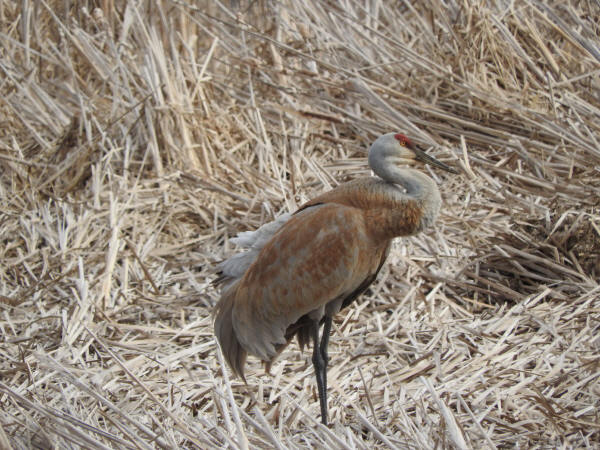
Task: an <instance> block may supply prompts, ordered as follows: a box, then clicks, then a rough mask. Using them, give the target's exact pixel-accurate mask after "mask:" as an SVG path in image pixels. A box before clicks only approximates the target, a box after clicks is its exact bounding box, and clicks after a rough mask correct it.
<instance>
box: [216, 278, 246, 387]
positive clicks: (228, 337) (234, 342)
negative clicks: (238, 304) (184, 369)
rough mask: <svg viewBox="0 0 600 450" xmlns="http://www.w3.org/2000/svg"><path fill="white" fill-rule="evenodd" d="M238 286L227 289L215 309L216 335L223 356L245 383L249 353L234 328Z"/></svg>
mask: <svg viewBox="0 0 600 450" xmlns="http://www.w3.org/2000/svg"><path fill="white" fill-rule="evenodd" d="M236 285H237V283H236V284H234V285H233V286H230V287H229V288H227V289H226V290H225V291H224V292H223V294H222V295H221V299H220V300H219V303H217V306H216V307H215V312H214V314H215V335H216V336H217V340H218V341H219V345H220V346H221V350H222V351H223V356H225V360H226V361H227V364H229V367H231V370H232V371H233V373H235V374H236V375H237V376H239V377H240V378H241V379H242V380H244V383H245V382H246V378H245V377H244V365H245V364H246V356H247V352H246V350H244V348H243V347H242V345H241V344H240V341H239V340H238V338H237V336H236V334H235V330H234V328H233V316H232V313H233V300H234V298H235V288H236Z"/></svg>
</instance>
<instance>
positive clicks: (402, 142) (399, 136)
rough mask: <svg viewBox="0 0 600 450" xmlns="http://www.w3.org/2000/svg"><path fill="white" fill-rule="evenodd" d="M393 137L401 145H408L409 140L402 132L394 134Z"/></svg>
mask: <svg viewBox="0 0 600 450" xmlns="http://www.w3.org/2000/svg"><path fill="white" fill-rule="evenodd" d="M394 137H395V138H396V140H397V141H398V143H399V144H400V145H401V146H402V147H406V146H410V140H409V139H408V138H407V137H406V136H404V135H403V134H402V133H398V134H395V135H394Z"/></svg>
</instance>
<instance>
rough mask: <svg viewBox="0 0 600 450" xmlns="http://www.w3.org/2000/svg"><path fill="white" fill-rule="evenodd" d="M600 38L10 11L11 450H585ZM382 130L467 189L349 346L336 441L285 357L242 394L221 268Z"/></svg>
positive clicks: (6, 392) (2, 321)
mask: <svg viewBox="0 0 600 450" xmlns="http://www.w3.org/2000/svg"><path fill="white" fill-rule="evenodd" d="M92 7H93V8H94V9H86V8H92ZM598 17H600V6H599V5H598V2H595V1H592V0H583V1H577V2H576V1H573V0H571V1H569V2H566V3H565V2H563V1H551V2H538V1H535V0H524V1H519V2H511V1H504V0H499V1H482V2H469V1H466V0H465V1H461V0H458V1H455V0H450V1H445V2H442V1H439V0H425V1H420V2H408V1H401V2H396V1H380V0H369V1H356V0H342V1H339V2H338V1H335V2H334V1H331V2H329V1H321V0H308V1H303V2H297V1H282V2H276V1H266V0H263V1H252V2H249V1H239V2H231V3H226V2H219V1H214V2H213V1H206V2H185V1H178V0H177V1H175V0H171V1H168V0H163V1H124V0H123V1H115V0H106V1H101V2H82V1H58V0H41V1H34V0H23V1H20V2H0V27H1V29H0V33H1V34H0V74H1V75H0V124H1V126H0V238H1V243H0V404H1V408H0V447H2V448H13V449H20V448H31V447H34V448H50V447H53V448H217V447H218V448H223V447H232V448H305V447H312V448H323V447H329V448H349V449H355V448H359V449H366V448H369V449H371V448H513V447H514V448H548V447H559V448H598V446H600V418H599V415H598V414H599V413H598V411H599V410H600V387H599V386H600V383H599V377H600V358H599V356H598V355H599V351H600V288H599V285H598V282H599V279H600V262H599V261H600V145H599V140H600V95H599V92H600V45H599V44H598V42H600V40H599V36H600V31H599V30H600V28H599V26H600V25H599V23H598ZM394 130H399V131H403V132H405V133H407V134H409V135H410V136H411V137H412V138H413V139H414V140H415V141H417V142H418V143H420V144H423V145H426V146H428V147H431V150H430V151H431V152H432V153H433V154H434V155H435V156H436V157H437V158H439V159H441V160H443V161H445V162H447V163H448V164H451V165H454V166H456V167H461V168H462V169H463V171H462V174H461V175H459V176H447V175H446V174H443V173H439V172H435V171H434V172H431V171H430V173H431V175H432V176H434V177H435V178H436V180H437V181H438V182H439V183H440V188H441V190H442V194H443V197H444V207H443V211H442V214H441V217H440V219H439V221H438V223H437V226H436V228H435V229H433V230H430V231H428V232H427V233H424V234H421V235H419V236H417V237H414V238H410V239H402V240H399V241H398V242H397V243H396V244H395V246H394V249H393V251H392V254H391V256H390V258H389V261H388V264H387V265H386V268H385V270H384V271H382V273H381V274H380V277H379V278H378V280H377V282H376V283H375V284H374V285H373V286H372V288H371V289H370V290H369V291H368V292H367V293H366V294H365V295H364V296H363V297H362V301H360V302H357V303H356V304H355V305H352V307H350V308H348V309H347V310H345V311H343V312H342V313H340V314H339V316H338V317H337V318H336V321H335V324H334V334H333V337H332V340H331V347H330V348H331V350H330V354H331V357H332V360H331V368H330V376H329V379H330V414H331V417H330V418H331V421H332V426H331V428H330V429H327V428H325V427H323V426H322V425H320V424H319V423H318V401H317V395H316V388H315V384H314V381H313V369H312V365H311V363H310V357H309V355H308V354H306V353H305V354H301V353H300V352H299V351H298V349H297V347H296V346H295V345H293V346H290V347H289V348H288V349H287V350H286V351H285V352H284V354H283V355H282V357H281V358H280V360H279V361H278V362H276V363H275V364H274V366H273V368H272V376H268V375H264V374H263V372H262V369H261V365H260V363H259V362H258V361H256V360H255V359H251V360H250V362H249V367H248V368H247V374H248V385H244V384H243V383H242V382H241V381H240V380H238V379H232V378H231V377H229V376H228V371H227V370H225V369H224V367H223V362H222V360H221V359H220V357H219V354H218V353H217V349H216V346H215V341H214V338H213V334H212V322H211V310H212V307H213V305H214V303H215V302H216V300H217V298H218V293H217V292H215V291H214V289H213V288H212V287H211V285H210V281H211V280H212V278H213V276H214V275H213V273H212V272H211V267H212V266H213V264H214V263H215V262H216V261H218V260H220V259H222V258H224V257H226V256H228V255H230V254H232V252H233V250H234V249H233V248H232V247H233V246H232V245H231V244H230V243H229V238H231V237H232V236H234V235H235V234H236V233H237V232H239V231H243V230H248V229H254V228H256V227H258V226H259V225H260V224H261V223H263V222H265V221H267V220H272V219H273V218H274V217H275V216H277V215H278V214H280V213H282V212H285V211H293V210H294V209H295V208H296V207H297V205H298V204H300V203H302V202H303V201H305V200H306V199H308V198H310V197H311V196H313V195H316V194H317V193H319V192H322V191H324V190H326V189H329V188H331V187H333V186H336V185H337V184H338V183H340V182H343V181H345V180H349V179H352V178H355V177H358V176H362V175H364V174H366V173H367V167H366V164H365V158H364V157H365V154H366V153H365V152H366V149H367V147H368V145H369V143H370V142H372V140H373V139H374V138H375V137H376V136H377V135H379V134H381V133H383V132H388V131H394Z"/></svg>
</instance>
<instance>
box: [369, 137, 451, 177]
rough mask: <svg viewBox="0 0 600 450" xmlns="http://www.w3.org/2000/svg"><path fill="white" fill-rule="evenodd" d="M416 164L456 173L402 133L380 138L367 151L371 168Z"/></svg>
mask: <svg viewBox="0 0 600 450" xmlns="http://www.w3.org/2000/svg"><path fill="white" fill-rule="evenodd" d="M417 162H422V163H424V164H431V165H432V166H436V167H439V168H440V169H444V170H446V171H448V172H451V173H458V171H456V170H455V169H453V168H452V167H449V166H447V165H446V164H444V163H443V162H440V161H438V160H437V159H435V158H434V157H432V156H429V155H428V154H427V153H425V152H424V151H423V150H421V149H420V148H418V147H417V146H416V145H415V144H414V143H413V142H412V141H411V140H410V139H409V138H408V137H406V136H405V135H404V134H402V133H388V134H384V135H383V136H380V137H379V138H377V140H376V141H375V142H374V143H373V145H372V146H371V150H370V151H369V165H370V166H371V167H372V168H375V167H376V166H380V165H382V164H406V165H414V164H415V163H417Z"/></svg>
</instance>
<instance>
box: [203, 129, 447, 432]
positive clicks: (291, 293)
mask: <svg viewBox="0 0 600 450" xmlns="http://www.w3.org/2000/svg"><path fill="white" fill-rule="evenodd" d="M419 162H420V163H425V164H430V165H432V166H436V167H438V168H441V169H443V170H445V171H448V172H451V173H458V172H457V171H456V170H455V169H453V168H451V167H449V166H448V165H446V164H444V163H442V162H440V161H438V160H437V159H435V158H433V157H431V156H429V155H428V154H427V153H425V152H424V151H423V150H421V149H420V148H418V147H417V146H416V145H415V144H414V143H413V142H412V141H411V140H410V139H409V138H408V137H407V136H406V135H405V134H402V133H396V132H394V133H387V134H384V135H382V136H380V137H378V138H377V139H376V140H375V141H374V142H373V144H372V145H371V147H370V149H369V154H368V163H369V166H370V168H371V170H372V171H373V173H374V174H375V176H369V177H362V178H358V179H355V180H353V181H350V182H347V183H344V184H341V185H339V186H337V187H335V188H334V189H332V190H330V191H328V192H325V193H323V194H321V195H318V196H317V197H315V198H313V199H312V200H309V201H308V202H306V203H304V204H303V205H302V206H300V207H299V208H298V209H297V210H296V211H295V212H294V213H293V214H283V215H282V216H280V217H278V218H277V219H276V220H274V221H273V222H269V223H266V224H264V225H263V226H261V227H260V228H258V229H257V230H255V231H245V232H242V233H240V234H239V235H238V237H237V238H233V239H231V240H232V241H233V243H234V244H237V245H238V246H240V247H242V248H245V249H246V251H245V252H242V253H238V254H235V255H234V256H232V257H231V258H229V259H226V260H224V261H222V262H220V263H219V264H218V265H217V268H216V269H217V270H216V272H217V275H218V277H217V278H216V280H215V281H214V284H216V285H221V296H220V299H219V301H218V302H217V304H216V306H215V308H214V332H215V335H216V338H217V341H218V342H219V345H220V347H221V351H222V352H223V355H224V357H225V360H226V361H227V363H228V365H229V367H230V368H231V370H232V372H233V373H234V374H235V375H237V376H239V377H240V378H241V379H242V380H243V381H244V382H246V379H245V375H244V366H245V363H246V357H247V355H248V354H250V355H254V356H256V357H258V358H260V359H261V360H263V361H264V362H265V363H266V365H267V373H269V370H270V367H271V363H272V362H273V360H274V359H275V358H276V357H277V355H279V354H280V353H281V351H282V350H283V349H284V348H285V347H286V346H287V345H288V344H289V343H290V342H291V341H292V340H293V338H294V337H296V338H297V341H298V344H299V346H300V348H301V349H303V348H304V347H305V346H306V345H308V344H309V341H312V344H313V352H312V363H313V366H314V372H315V376H316V381H317V391H318V396H319V402H320V412H321V423H322V424H323V425H325V426H327V424H328V410H327V365H328V362H329V356H328V344H329V335H330V333H331V327H332V321H333V317H334V316H335V315H336V314H337V313H338V312H339V311H340V310H341V309H343V308H345V307H347V306H348V305H350V304H351V303H352V302H353V301H355V300H356V298H357V297H359V296H360V295H361V294H362V293H363V292H364V291H365V290H366V289H367V288H368V287H369V285H370V284H371V283H372V282H373V281H374V280H375V278H376V276H377V274H378V273H379V271H380V270H381V267H382V266H383V264H384V262H385V260H386V258H387V256H388V253H389V250H390V244H391V242H392V240H393V239H394V238H396V237H400V236H411V235H415V234H417V233H419V232H421V231H422V230H424V229H426V228H428V227H430V226H431V225H432V224H433V223H434V221H435V218H436V216H437V215H438V212H439V209H440V206H441V196H440V192H439V190H438V187H437V185H436V183H435V182H434V180H432V179H431V178H430V177H429V176H428V175H426V174H425V173H423V172H421V171H419V170H416V169H413V168H407V167H401V166H407V165H408V166H413V165H415V164H416V163H419ZM321 326H322V327H323V331H322V332H321V333H320V334H319V330H320V328H321Z"/></svg>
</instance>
